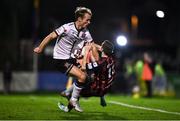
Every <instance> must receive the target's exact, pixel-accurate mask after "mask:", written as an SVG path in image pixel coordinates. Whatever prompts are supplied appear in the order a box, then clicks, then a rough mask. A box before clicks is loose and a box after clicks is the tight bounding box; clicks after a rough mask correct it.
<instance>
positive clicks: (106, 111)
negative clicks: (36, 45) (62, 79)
mask: <svg viewBox="0 0 180 121" xmlns="http://www.w3.org/2000/svg"><path fill="white" fill-rule="evenodd" d="M59 101H61V102H63V103H65V104H67V100H66V99H64V98H62V97H60V96H58V95H53V94H50V95H34V94H32V95H30V94H28V95H22V94H21V95H20V94H19V95H18V94H16V95H15V94H13V95H0V119H1V120H9V119H11V120H49V119H50V120H154V119H156V120H180V100H178V99H167V98H151V99H147V98H139V99H133V98H131V97H126V96H118V95H108V96H106V101H107V107H101V106H100V104H99V98H97V97H91V98H88V99H84V98H81V100H80V104H81V107H82V108H83V109H84V112H83V113H79V112H76V111H74V110H72V111H71V112H69V113H65V112H62V111H61V110H59V109H58V106H57V103H58V102H59ZM113 102H114V103H113Z"/></svg>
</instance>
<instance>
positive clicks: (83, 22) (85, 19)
mask: <svg viewBox="0 0 180 121" xmlns="http://www.w3.org/2000/svg"><path fill="white" fill-rule="evenodd" d="M90 20H91V15H90V14H88V13H85V14H84V17H83V18H81V21H80V24H81V26H82V28H86V27H87V26H88V25H89V24H90Z"/></svg>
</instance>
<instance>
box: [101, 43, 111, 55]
mask: <svg viewBox="0 0 180 121" xmlns="http://www.w3.org/2000/svg"><path fill="white" fill-rule="evenodd" d="M101 47H102V51H103V52H104V53H105V54H106V55H108V56H110V55H112V54H113V52H114V45H113V43H112V42H110V41H109V40H105V41H104V42H103V43H102V44H101Z"/></svg>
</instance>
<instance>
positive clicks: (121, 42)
mask: <svg viewBox="0 0 180 121" xmlns="http://www.w3.org/2000/svg"><path fill="white" fill-rule="evenodd" d="M116 42H117V44H118V45H120V46H126V44H127V38H126V37H125V36H123V35H121V36H118V37H117V39H116Z"/></svg>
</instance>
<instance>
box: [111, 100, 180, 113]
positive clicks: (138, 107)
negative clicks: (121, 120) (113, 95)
mask: <svg viewBox="0 0 180 121" xmlns="http://www.w3.org/2000/svg"><path fill="white" fill-rule="evenodd" d="M109 103H111V104H116V105H121V106H125V107H129V108H136V109H142V110H149V111H156V112H161V113H168V114H175V115H180V113H179V112H170V111H166V110H161V109H157V108H148V107H142V106H136V105H129V104H126V103H122V102H116V101H109Z"/></svg>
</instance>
